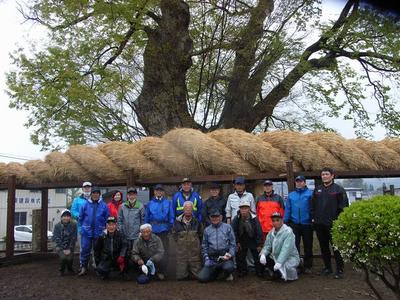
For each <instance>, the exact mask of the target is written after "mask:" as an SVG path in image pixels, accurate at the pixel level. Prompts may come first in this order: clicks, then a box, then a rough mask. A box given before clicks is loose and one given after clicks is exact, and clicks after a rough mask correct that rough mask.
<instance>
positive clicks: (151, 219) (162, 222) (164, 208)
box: [144, 197, 174, 234]
mask: <svg viewBox="0 0 400 300" xmlns="http://www.w3.org/2000/svg"><path fill="white" fill-rule="evenodd" d="M144 222H145V223H149V224H151V226H152V228H153V232H154V233H156V234H157V233H161V232H168V231H169V230H170V229H171V227H172V224H173V223H174V212H173V210H172V203H171V201H169V200H168V199H167V198H165V197H162V198H161V199H157V198H156V197H153V198H152V199H151V200H150V202H149V204H147V206H146V214H145V216H144Z"/></svg>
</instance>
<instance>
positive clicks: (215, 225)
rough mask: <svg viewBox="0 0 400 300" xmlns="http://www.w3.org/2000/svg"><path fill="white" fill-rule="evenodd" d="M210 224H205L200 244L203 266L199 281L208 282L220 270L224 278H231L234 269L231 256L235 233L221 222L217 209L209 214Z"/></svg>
mask: <svg viewBox="0 0 400 300" xmlns="http://www.w3.org/2000/svg"><path fill="white" fill-rule="evenodd" d="M210 219H211V225H209V226H207V228H206V229H205V230H204V234H203V242H202V245H201V248H202V253H203V258H204V267H203V268H202V269H201V271H200V273H199V275H198V279H199V281H200V282H209V281H211V280H214V279H216V278H217V276H218V274H219V273H220V272H224V276H225V279H226V280H233V276H232V273H233V271H235V264H234V262H233V257H234V256H235V251H236V241H235V235H234V234H233V229H232V227H231V226H230V225H228V224H226V223H222V215H221V213H220V212H219V210H215V211H213V212H212V213H211V214H210Z"/></svg>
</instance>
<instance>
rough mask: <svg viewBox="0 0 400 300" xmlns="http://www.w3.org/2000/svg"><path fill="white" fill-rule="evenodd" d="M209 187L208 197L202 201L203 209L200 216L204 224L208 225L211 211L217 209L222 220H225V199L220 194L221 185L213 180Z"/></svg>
mask: <svg viewBox="0 0 400 300" xmlns="http://www.w3.org/2000/svg"><path fill="white" fill-rule="evenodd" d="M209 188H210V197H209V198H208V199H207V201H205V202H204V203H203V211H202V217H203V222H204V226H208V225H210V224H211V222H210V214H211V212H213V211H215V210H218V211H219V212H220V213H221V215H222V222H226V217H225V207H226V199H224V198H223V196H222V189H221V185H220V184H218V183H216V182H213V183H211V184H210V186H209Z"/></svg>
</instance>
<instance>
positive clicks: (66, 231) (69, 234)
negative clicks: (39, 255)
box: [52, 209, 76, 276]
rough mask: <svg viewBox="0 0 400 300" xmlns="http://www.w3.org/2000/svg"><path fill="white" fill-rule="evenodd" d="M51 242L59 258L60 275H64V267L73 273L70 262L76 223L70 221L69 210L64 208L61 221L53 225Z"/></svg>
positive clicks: (72, 253)
mask: <svg viewBox="0 0 400 300" xmlns="http://www.w3.org/2000/svg"><path fill="white" fill-rule="evenodd" d="M52 240H53V242H54V243H55V246H56V247H55V250H56V252H57V254H58V257H59V258H60V275H61V276H64V272H65V269H67V270H68V272H69V273H70V274H74V273H75V272H74V270H73V269H72V263H73V259H74V248H75V242H76V223H75V222H74V221H71V212H70V211H69V210H68V209H65V210H63V211H62V212H61V221H60V222H59V223H57V224H56V226H54V231H53V237H52Z"/></svg>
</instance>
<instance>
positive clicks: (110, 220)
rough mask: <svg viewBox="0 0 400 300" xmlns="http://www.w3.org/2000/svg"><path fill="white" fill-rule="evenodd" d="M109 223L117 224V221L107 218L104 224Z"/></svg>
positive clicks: (113, 218)
mask: <svg viewBox="0 0 400 300" xmlns="http://www.w3.org/2000/svg"><path fill="white" fill-rule="evenodd" d="M110 222H113V223H117V219H116V218H115V217H108V218H107V221H106V223H110Z"/></svg>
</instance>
